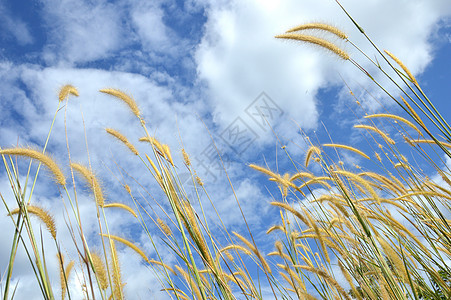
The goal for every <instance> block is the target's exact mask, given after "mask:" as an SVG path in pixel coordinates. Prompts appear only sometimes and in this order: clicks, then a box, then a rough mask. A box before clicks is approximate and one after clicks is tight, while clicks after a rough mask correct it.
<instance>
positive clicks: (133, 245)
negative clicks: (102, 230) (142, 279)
mask: <svg viewBox="0 0 451 300" xmlns="http://www.w3.org/2000/svg"><path fill="white" fill-rule="evenodd" d="M102 236H103V237H107V238H111V239H113V240H116V241H118V242H120V243H122V244H124V245H126V246H128V247H129V248H131V249H133V250H134V251H135V252H136V253H138V254H139V255H140V256H141V257H142V258H143V259H144V260H145V261H146V262H149V259H148V258H147V256H146V254H144V251H142V250H141V249H140V248H139V247H138V246H136V245H135V244H133V243H132V242H130V241H129V240H126V239H123V238H121V237H118V236H116V235H111V234H110V235H108V234H102Z"/></svg>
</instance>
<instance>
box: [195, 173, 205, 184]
mask: <svg viewBox="0 0 451 300" xmlns="http://www.w3.org/2000/svg"><path fill="white" fill-rule="evenodd" d="M196 182H197V184H198V185H200V186H204V182H203V181H202V179H200V177H199V176H197V175H196Z"/></svg>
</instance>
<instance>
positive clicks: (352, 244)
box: [0, 11, 451, 299]
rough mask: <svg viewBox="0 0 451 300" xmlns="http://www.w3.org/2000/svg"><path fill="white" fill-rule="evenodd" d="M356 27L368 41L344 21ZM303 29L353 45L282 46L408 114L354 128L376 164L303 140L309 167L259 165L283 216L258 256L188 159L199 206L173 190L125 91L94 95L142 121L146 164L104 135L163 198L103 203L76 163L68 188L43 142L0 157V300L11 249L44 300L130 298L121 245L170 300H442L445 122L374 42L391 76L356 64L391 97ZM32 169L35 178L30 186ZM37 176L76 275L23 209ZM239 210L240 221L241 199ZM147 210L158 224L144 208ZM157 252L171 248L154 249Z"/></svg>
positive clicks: (164, 155) (156, 145) (446, 242)
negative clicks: (326, 54) (353, 73)
mask: <svg viewBox="0 0 451 300" xmlns="http://www.w3.org/2000/svg"><path fill="white" fill-rule="evenodd" d="M345 13H347V12H346V11H345ZM349 17H350V16H349ZM350 20H351V21H352V22H354V24H355V25H356V26H357V28H358V29H359V30H360V32H361V33H362V34H364V35H365V37H367V36H366V34H365V32H364V30H363V29H362V28H361V27H360V26H359V25H358V24H357V23H356V22H355V20H353V19H352V17H350ZM311 28H315V29H316V30H327V31H329V32H332V33H334V34H336V35H337V36H339V37H340V38H341V39H344V40H346V41H347V42H348V43H350V44H351V45H353V46H355V45H354V44H353V43H352V42H351V41H349V40H348V37H347V35H346V34H344V33H342V32H341V31H340V30H338V29H336V28H334V27H332V26H330V25H324V24H318V23H309V24H305V25H300V26H296V27H294V28H292V29H290V30H288V31H287V33H284V34H281V35H278V36H277V38H282V39H294V40H298V41H300V42H302V43H314V44H315V45H318V46H319V47H323V48H325V49H326V50H327V51H331V52H333V53H335V54H337V55H338V56H339V57H340V58H342V59H344V60H346V61H349V62H350V63H352V64H354V65H355V66H356V67H357V68H358V69H359V70H361V71H362V76H367V77H368V78H370V79H371V80H372V81H374V83H375V84H376V85H378V86H379V87H380V88H381V89H382V90H383V91H384V92H385V93H387V95H388V96H389V97H390V98H392V99H393V100H394V101H395V102H396V103H397V104H398V105H399V106H400V107H401V108H402V109H403V110H404V111H405V113H406V115H405V116H400V115H393V114H372V115H366V116H365V119H364V122H365V123H363V124H357V125H355V126H354V127H355V128H356V130H360V131H361V133H362V135H364V136H365V137H367V140H368V141H369V145H367V146H365V148H372V149H373V153H369V152H364V151H362V150H360V149H359V148H361V147H360V145H341V144H336V143H332V142H331V141H326V142H325V143H323V144H320V143H318V144H314V143H312V142H310V141H311V140H310V139H308V137H307V136H305V140H306V141H307V142H308V143H309V144H308V150H307V151H306V156H305V159H304V160H302V161H300V160H299V159H296V158H295V157H292V156H291V155H290V153H289V152H288V150H287V149H286V148H285V147H283V151H284V152H285V155H286V158H287V161H291V162H292V166H291V169H289V170H284V172H281V173H279V172H276V171H274V170H271V169H269V168H268V167H266V166H259V165H250V166H249V167H250V168H252V169H254V170H256V171H257V172H261V173H262V174H264V175H265V176H266V177H268V179H269V180H270V181H272V182H274V183H270V184H275V185H276V186H277V187H278V188H279V189H280V195H279V196H276V197H275V199H274V200H273V201H272V202H271V203H270V204H269V205H271V206H273V207H274V208H275V209H278V210H280V220H279V222H278V224H276V225H273V226H270V227H269V228H268V230H267V234H268V235H273V236H274V240H276V242H275V244H274V248H273V250H274V251H272V252H270V253H264V252H263V250H262V248H261V245H262V241H260V240H257V238H256V236H255V235H254V232H253V231H252V228H251V227H250V226H249V225H248V223H247V220H246V218H245V216H244V214H243V215H242V221H243V225H244V227H243V229H242V230H241V231H240V232H234V231H231V230H230V229H229V228H227V227H226V225H225V224H224V223H223V222H222V220H221V212H220V211H217V216H216V218H217V220H218V223H219V224H222V225H221V226H219V227H218V226H214V227H213V226H209V222H208V220H209V218H208V216H207V215H206V211H205V210H204V206H205V203H203V202H202V199H210V195H209V193H208V191H207V187H206V186H205V185H204V184H203V182H202V180H201V179H200V178H199V177H198V176H197V173H196V171H195V169H194V168H193V165H192V164H191V161H190V158H189V155H188V154H187V153H186V152H185V150H183V149H182V153H183V161H184V166H183V167H184V168H186V169H187V170H188V172H189V174H190V179H191V181H192V184H193V186H194V191H195V193H194V195H195V196H194V197H189V196H188V194H187V192H186V191H185V189H184V186H183V184H182V180H181V179H180V177H179V170H180V169H181V167H182V166H177V165H175V164H174V161H173V156H172V152H171V149H169V147H168V146H167V145H165V144H163V143H162V142H161V141H159V140H158V139H157V138H156V137H154V136H152V135H150V134H149V130H148V128H147V126H146V122H145V120H144V119H143V117H142V115H141V112H140V110H139V109H138V105H137V103H136V102H135V100H134V99H133V98H132V97H130V96H129V95H127V94H125V93H123V92H121V91H120V90H117V89H113V88H107V89H102V90H100V92H102V93H106V94H108V95H111V96H112V97H114V98H115V99H117V100H119V102H123V103H124V104H126V107H127V109H130V111H131V112H132V114H133V115H134V116H135V117H136V118H137V120H138V122H139V124H140V126H141V128H138V129H137V130H141V131H142V134H143V137H142V138H141V139H140V141H142V142H148V151H147V152H146V153H139V152H138V151H137V149H136V148H135V147H134V146H133V141H129V140H128V139H127V138H126V137H125V136H124V135H122V134H121V133H119V132H118V131H117V130H115V129H110V128H108V129H106V131H107V132H108V133H109V134H110V135H112V136H113V137H115V138H116V139H117V140H118V141H120V142H121V143H123V144H124V146H126V147H127V148H128V149H129V150H130V152H131V153H132V154H133V155H134V156H136V157H137V159H138V160H139V161H140V162H141V163H142V164H143V165H144V166H145V168H146V170H147V172H148V177H149V178H153V180H155V182H156V184H157V186H158V187H159V188H160V189H161V192H162V194H164V196H165V199H164V200H158V201H157V200H148V202H147V203H142V202H140V201H137V198H136V197H135V193H136V191H134V190H132V189H131V188H130V187H129V186H128V185H126V184H124V185H123V188H124V190H125V191H126V192H127V194H128V195H129V196H130V203H132V206H134V208H132V207H131V206H130V205H127V204H125V203H122V202H123V201H119V200H118V199H114V200H113V201H116V202H114V203H106V202H105V199H104V196H103V194H104V191H103V187H102V185H101V183H100V181H99V180H98V178H97V176H96V173H95V172H94V170H92V169H91V167H90V166H89V165H87V166H85V165H82V164H79V163H74V162H71V161H70V152H68V158H69V161H70V165H69V167H70V169H71V174H72V176H71V179H70V180H69V179H67V178H66V177H64V175H63V173H62V171H61V168H60V166H58V164H57V162H56V161H54V160H53V159H52V158H51V157H50V156H49V155H47V153H46V148H47V142H48V140H49V138H47V141H46V143H45V145H44V146H43V148H42V149H39V150H37V149H26V148H10V149H3V148H1V149H0V154H1V155H2V159H3V166H4V169H5V172H6V174H7V178H8V180H9V184H10V186H11V190H12V192H13V195H14V197H15V203H11V202H8V201H7V200H6V199H3V196H2V200H3V204H4V208H5V210H6V213H7V217H8V218H10V219H11V222H12V224H14V228H15V233H14V236H13V240H12V241H11V251H10V259H9V264H8V268H7V270H6V272H5V276H4V277H3V279H2V285H3V286H4V288H3V289H2V297H3V299H10V298H13V297H14V293H15V290H16V289H17V288H20V283H19V284H18V285H16V286H14V287H12V286H11V284H12V279H13V269H14V262H15V258H16V253H17V251H18V248H19V247H22V248H23V249H24V250H25V252H26V255H27V256H28V259H29V263H30V265H31V268H32V270H33V272H34V274H35V277H36V281H37V284H38V286H39V288H40V292H41V294H42V297H43V298H44V299H54V298H55V297H57V296H56V295H59V296H60V297H61V298H62V299H64V298H66V297H67V298H69V299H71V287H72V286H73V285H70V282H71V281H74V280H78V282H79V284H78V285H79V286H82V287H83V289H82V291H83V293H84V297H85V298H86V299H95V298H101V299H122V298H124V297H125V295H127V278H123V276H122V272H121V262H120V260H119V256H118V253H117V250H116V248H117V247H118V246H119V245H120V246H121V247H122V246H123V245H125V246H126V247H129V248H130V249H132V250H133V251H134V252H136V253H137V255H138V257H140V259H141V263H142V264H145V265H147V266H148V267H149V269H152V270H153V271H154V272H155V274H156V275H157V277H158V280H159V281H160V283H161V289H162V290H164V291H165V292H166V293H167V296H168V298H173V299H193V298H194V299H263V298H264V297H265V295H267V294H268V292H267V291H265V292H264V291H263V288H262V287H263V286H264V287H267V289H269V290H270V293H271V294H272V295H273V297H274V298H277V299H279V298H280V299H289V298H290V299H291V298H299V299H450V298H451V279H450V278H451V267H450V259H451V250H450V249H451V233H450V232H451V231H450V226H451V220H449V219H447V218H449V216H450V215H451V214H450V212H451V210H450V201H449V200H450V199H451V180H450V177H449V176H450V170H449V169H448V167H447V166H446V164H444V163H443V162H442V161H443V157H444V155H445V156H448V157H450V158H451V154H450V152H449V149H450V148H451V130H450V127H449V125H448V123H447V122H446V120H445V119H444V118H443V116H442V115H440V113H439V112H438V111H437V109H436V108H435V107H434V106H433V104H432V102H431V101H430V100H429V99H428V97H427V96H426V94H425V93H424V92H423V90H422V89H421V87H420V84H419V83H418V82H417V80H416V79H415V77H414V76H413V75H412V74H411V72H410V71H409V70H408V68H407V67H406V66H405V65H404V64H403V63H402V62H401V60H400V59H398V58H397V57H395V56H394V55H393V54H391V53H390V52H388V51H385V52H384V51H381V50H379V48H377V46H376V45H374V44H373V43H372V41H371V40H370V38H369V37H367V38H368V41H369V42H370V43H371V44H372V45H373V46H374V48H375V49H376V51H377V52H378V54H379V55H380V58H378V60H381V59H382V60H385V61H386V62H387V64H388V66H389V67H390V68H392V70H393V71H394V72H395V74H397V75H398V76H397V77H390V76H389V75H388V74H389V70H385V69H383V67H382V66H381V64H379V63H377V61H376V60H373V59H371V58H370V57H369V56H367V55H366V54H365V53H363V54H364V59H369V60H370V61H371V62H372V63H374V65H375V66H376V67H377V68H378V69H379V71H380V72H381V73H382V74H384V75H385V76H387V77H388V79H390V80H391V82H392V83H393V85H394V86H395V87H396V88H397V89H398V90H397V91H396V92H389V90H392V89H391V88H388V87H383V86H382V85H381V84H380V83H379V82H378V81H377V80H376V79H375V78H378V76H376V74H370V73H369V72H368V71H367V70H365V69H364V68H363V67H362V66H361V65H362V64H361V63H359V62H358V60H357V59H356V58H353V57H350V56H349V54H347V53H346V52H345V51H344V50H343V49H340V48H339V47H338V46H337V45H335V44H334V43H333V42H331V41H327V40H324V39H321V38H319V37H316V36H311V35H306V34H304V30H306V29H311ZM355 47H357V46H355ZM357 49H358V48H357ZM395 93H396V94H395ZM398 94H401V95H402V97H401V96H399V95H398ZM72 96H78V91H77V89H76V88H75V87H73V86H65V87H63V88H62V89H61V93H60V95H59V101H58V102H57V103H58V104H57V105H58V107H57V109H56V112H58V110H59V109H60V105H61V103H63V102H64V101H67V98H68V97H72ZM398 98H399V99H398ZM356 100H358V99H356ZM118 105H120V104H119V103H118ZM362 109H363V108H362ZM56 117H57V114H56V113H55V118H56ZM54 120H55V119H54ZM54 120H53V121H54ZM53 121H52V126H51V128H50V130H49V134H48V137H50V135H51V132H52V127H53ZM381 124H383V127H382V126H380V125H381ZM387 127H388V128H390V131H391V133H395V134H394V135H392V137H390V136H389V134H388V133H387V132H386V131H385V130H383V129H381V128H387ZM393 136H395V137H393ZM345 152H347V153H348V154H353V155H358V156H359V157H360V158H363V159H365V160H366V161H368V162H369V163H368V164H365V167H364V168H362V167H358V166H354V167H353V166H350V167H349V166H347V165H346V164H345V163H344V162H342V161H341V160H340V155H341V154H342V153H345ZM407 152H410V153H413V154H412V155H413V157H414V160H412V161H415V163H411V162H410V161H409V160H407V158H406V157H405V155H404V154H405V153H407ZM403 153H404V154H403ZM16 156H21V157H25V158H26V159H29V164H30V166H29V167H28V170H27V174H26V177H25V181H23V180H21V178H22V177H21V176H20V175H19V165H18V163H17V161H16V160H15V157H16ZM298 160H299V161H298ZM419 161H421V163H426V164H427V165H428V166H429V167H430V168H431V169H432V170H434V172H436V173H437V174H438V175H439V176H440V178H441V179H442V180H441V181H440V182H437V181H434V180H431V179H429V178H428V176H427V174H425V172H424V171H422V170H421V169H420V168H419V167H418V166H419ZM33 162H34V163H37V164H38V166H39V167H38V168H37V169H36V170H35V173H34V174H32V172H31V170H34V169H33V168H31V164H32V163H33ZM41 165H44V166H45V167H46V168H48V169H49V170H50V171H51V172H52V174H53V175H54V178H55V185H54V187H49V189H55V190H57V191H59V192H60V193H61V198H62V200H63V201H64V203H65V204H67V208H68V209H67V221H66V222H67V224H68V228H69V231H70V234H71V236H72V240H73V241H74V244H75V248H76V249H77V252H76V253H71V255H72V257H77V259H78V264H74V261H70V262H69V263H66V261H65V259H64V255H63V251H62V250H61V247H62V245H61V244H60V242H59V240H60V239H59V237H58V234H57V230H56V229H57V228H55V222H54V220H53V218H52V216H51V215H50V213H49V212H47V211H45V210H43V209H42V208H40V207H39V206H37V205H35V204H34V203H31V202H32V201H31V200H32V199H33V197H32V195H33V191H34V187H35V184H39V182H38V180H37V179H38V173H39V170H40V166H41ZM366 165H369V166H371V168H370V167H366ZM74 171H75V172H74ZM78 176H80V178H82V179H83V180H84V181H85V182H86V185H87V186H88V187H89V188H90V190H91V191H92V198H93V204H94V205H95V207H96V213H97V221H98V222H97V223H98V229H97V230H98V234H99V235H98V239H99V240H98V241H97V242H96V244H99V245H101V247H99V248H97V249H91V247H90V246H89V245H90V244H93V243H94V241H91V240H88V239H87V237H86V235H85V234H84V232H85V231H84V229H85V227H84V226H83V223H82V218H81V215H80V209H79V202H78V201H79V200H78V196H77V189H76V187H75V177H78ZM30 182H31V187H30ZM232 189H233V186H232ZM235 197H236V196H235ZM236 202H237V206H238V207H239V208H240V209H241V206H240V199H239V198H238V197H236ZM155 205H158V206H159V210H158V211H160V213H157V212H156V210H154V209H153V208H152V207H154V206H155ZM110 209H122V210H123V211H124V212H127V213H130V214H131V215H133V216H134V217H136V218H137V219H138V220H139V224H140V228H139V229H140V230H141V232H142V233H143V234H144V235H145V236H146V237H147V238H148V241H149V242H150V244H152V245H153V247H154V251H155V254H154V257H152V258H149V256H148V254H146V252H145V251H144V250H143V249H142V248H141V247H139V246H138V245H136V244H135V243H134V242H133V241H131V240H128V239H124V238H122V237H120V236H119V233H116V232H111V231H110V227H111V226H109V223H108V218H107V214H106V213H105V212H106V211H107V210H110ZM34 216H36V217H37V218H38V219H39V220H40V221H41V222H42V223H43V224H44V225H45V227H47V229H48V231H49V234H50V235H51V237H52V239H53V240H54V246H55V247H56V250H57V253H58V256H57V260H58V264H59V266H60V284H59V285H57V284H55V283H53V282H51V280H50V279H49V278H50V277H51V276H49V271H48V268H47V263H48V261H49V260H50V259H55V258H53V257H46V251H45V248H48V247H51V246H50V245H44V243H43V238H42V235H45V234H47V233H46V232H41V233H40V235H41V237H39V235H37V228H35V227H34V226H33V224H34V223H32V222H31V221H30V219H31V218H32V217H34ZM213 228H214V229H213ZM136 230H138V229H136ZM156 231H159V234H158V235H156V234H155V232H156ZM157 238H158V242H157V241H156V239H157ZM161 240H162V241H163V242H164V245H165V248H161V247H162V246H161V243H160V241H161ZM265 241H267V240H266V239H265ZM167 251H170V252H171V253H172V254H173V255H174V256H175V257H176V261H177V263H176V264H171V265H169V264H168V263H167V262H166V261H164V259H163V257H164V255H163V254H164V253H166V252H167ZM74 271H75V272H76V273H77V274H79V276H77V277H76V278H74V276H73V275H71V274H72V273H74ZM150 274H151V272H150V271H149V276H150ZM57 289H58V291H56V290H57ZM266 297H267V296H266Z"/></svg>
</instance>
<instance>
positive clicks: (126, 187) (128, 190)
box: [124, 184, 132, 195]
mask: <svg viewBox="0 0 451 300" xmlns="http://www.w3.org/2000/svg"><path fill="white" fill-rule="evenodd" d="M124 188H125V190H126V191H127V193H129V194H130V195H131V194H132V190H131V189H130V186H129V185H128V184H125V185H124Z"/></svg>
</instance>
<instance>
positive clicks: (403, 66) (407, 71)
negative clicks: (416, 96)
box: [384, 50, 418, 86]
mask: <svg viewBox="0 0 451 300" xmlns="http://www.w3.org/2000/svg"><path fill="white" fill-rule="evenodd" d="M384 52H385V53H387V55H388V56H390V58H391V59H393V60H394V61H395V62H396V63H397V64H398V65H399V66H400V67H401V69H403V70H404V72H406V74H407V76H408V77H409V79H410V80H411V81H412V83H413V84H415V85H416V86H418V81H417V80H416V79H415V76H413V74H412V72H410V70H409V69H407V67H406V65H405V64H404V63H403V62H402V61H401V60H400V59H399V58H397V57H396V56H395V55H393V53H391V52H389V51H387V50H384Z"/></svg>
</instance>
